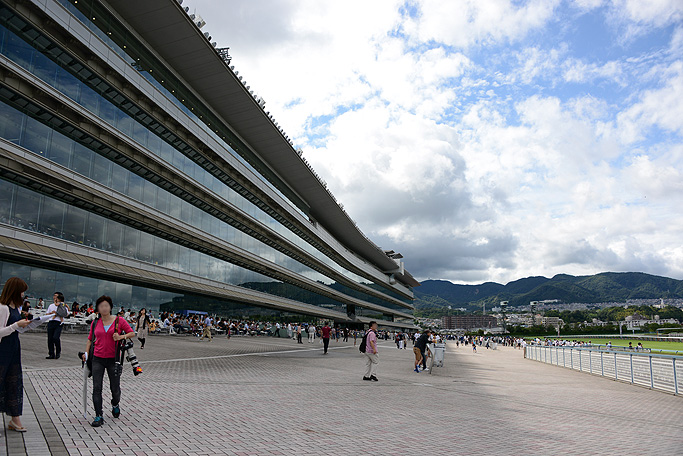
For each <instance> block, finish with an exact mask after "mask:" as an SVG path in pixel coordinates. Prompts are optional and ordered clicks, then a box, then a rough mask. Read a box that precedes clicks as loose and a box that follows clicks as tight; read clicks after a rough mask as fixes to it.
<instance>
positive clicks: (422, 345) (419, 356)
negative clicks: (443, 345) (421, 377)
mask: <svg viewBox="0 0 683 456" xmlns="http://www.w3.org/2000/svg"><path fill="white" fill-rule="evenodd" d="M431 333H432V332H431V330H429V329H428V330H426V331H424V332H423V333H422V334H421V335H420V337H419V338H418V339H417V341H416V342H415V346H413V353H414V354H415V369H414V370H415V372H417V373H418V374H419V373H420V369H419V366H420V364H422V370H426V369H427V358H426V355H425V350H428V348H427V344H428V343H429V336H430V334H431Z"/></svg>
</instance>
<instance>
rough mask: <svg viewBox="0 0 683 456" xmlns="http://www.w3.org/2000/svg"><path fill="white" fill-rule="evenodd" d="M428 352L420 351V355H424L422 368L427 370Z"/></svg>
mask: <svg viewBox="0 0 683 456" xmlns="http://www.w3.org/2000/svg"><path fill="white" fill-rule="evenodd" d="M425 351H426V350H420V353H421V354H422V368H423V369H427V355H426V354H425Z"/></svg>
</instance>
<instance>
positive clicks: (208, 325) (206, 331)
mask: <svg viewBox="0 0 683 456" xmlns="http://www.w3.org/2000/svg"><path fill="white" fill-rule="evenodd" d="M212 323H213V321H212V320H211V317H210V316H208V315H207V316H206V318H205V319H204V331H203V332H202V338H201V339H200V340H204V338H205V337H208V338H209V342H211V341H212V340H213V336H212V335H211V324H212Z"/></svg>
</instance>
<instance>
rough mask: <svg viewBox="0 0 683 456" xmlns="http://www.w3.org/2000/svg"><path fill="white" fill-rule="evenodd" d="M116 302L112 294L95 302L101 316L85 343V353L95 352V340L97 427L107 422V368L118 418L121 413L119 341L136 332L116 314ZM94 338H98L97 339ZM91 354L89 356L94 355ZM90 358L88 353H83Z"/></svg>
mask: <svg viewBox="0 0 683 456" xmlns="http://www.w3.org/2000/svg"><path fill="white" fill-rule="evenodd" d="M113 309H114V303H113V302H112V299H111V298H110V297H109V296H100V297H99V298H97V301H96V303H95V310H96V311H97V313H98V314H99V316H98V317H97V318H96V319H95V320H94V321H93V322H92V325H91V326H90V333H89V335H88V343H87V344H86V346H85V353H91V352H90V349H91V346H92V345H93V344H94V350H93V352H92V353H91V355H92V383H93V390H92V402H93V405H94V406H95V421H93V422H92V426H93V427H99V426H102V424H104V419H103V418H102V381H103V379H104V371H105V370H106V371H107V376H108V377H109V388H110V389H111V405H112V409H111V414H112V416H113V417H114V418H118V417H119V415H120V414H121V409H120V408H119V400H120V399H121V384H120V380H121V379H120V375H121V373H120V371H119V372H117V371H116V369H115V366H116V355H117V350H118V342H119V341H121V340H124V339H131V338H133V336H135V332H134V331H133V330H132V329H131V327H130V325H129V324H128V322H127V321H126V320H125V319H124V318H121V317H117V316H115V315H112V314H111V312H112V310H113ZM93 341H94V342H93ZM91 355H88V356H91ZM83 360H84V361H85V360H86V355H85V354H84V355H83Z"/></svg>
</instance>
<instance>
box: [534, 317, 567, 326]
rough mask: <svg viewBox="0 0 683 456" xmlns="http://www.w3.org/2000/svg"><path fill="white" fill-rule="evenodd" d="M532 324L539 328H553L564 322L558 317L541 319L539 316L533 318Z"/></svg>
mask: <svg viewBox="0 0 683 456" xmlns="http://www.w3.org/2000/svg"><path fill="white" fill-rule="evenodd" d="M534 324H536V325H540V326H555V327H557V326H558V325H560V324H564V321H562V319H561V318H560V317H543V316H541V315H535V316H534Z"/></svg>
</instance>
